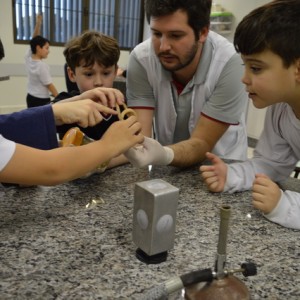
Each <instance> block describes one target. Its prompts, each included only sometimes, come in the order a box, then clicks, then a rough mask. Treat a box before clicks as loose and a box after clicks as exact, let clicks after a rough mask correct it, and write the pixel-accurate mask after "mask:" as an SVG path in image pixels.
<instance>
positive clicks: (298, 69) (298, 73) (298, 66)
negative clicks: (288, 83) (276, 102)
mask: <svg viewBox="0 0 300 300" xmlns="http://www.w3.org/2000/svg"><path fill="white" fill-rule="evenodd" d="M295 65H296V76H297V79H298V80H299V81H300V58H298V59H297V60H296V63H295Z"/></svg>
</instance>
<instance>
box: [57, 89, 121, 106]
mask: <svg viewBox="0 0 300 300" xmlns="http://www.w3.org/2000/svg"><path fill="white" fill-rule="evenodd" d="M84 99H91V100H93V101H95V102H97V103H101V104H102V105H104V106H107V107H110V108H114V107H116V103H118V104H119V105H122V104H123V103H124V101H125V100H124V95H123V94H122V93H121V92H120V91H119V90H117V89H113V88H105V87H98V88H95V89H92V90H88V91H86V92H83V93H82V94H80V95H77V96H74V97H72V98H68V99H65V100H62V101H60V103H64V102H72V101H77V100H84Z"/></svg>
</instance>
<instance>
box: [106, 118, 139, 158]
mask: <svg viewBox="0 0 300 300" xmlns="http://www.w3.org/2000/svg"><path fill="white" fill-rule="evenodd" d="M141 130H142V125H141V123H140V122H138V121H137V118H136V117H135V116H131V117H129V118H128V119H126V120H122V121H117V122H114V123H113V124H111V125H110V126H109V128H108V129H107V131H106V132H105V134H104V135H103V137H102V138H101V140H106V145H107V147H111V153H114V156H115V157H116V156H118V155H120V154H122V153H123V152H125V151H126V150H128V149H129V148H131V147H133V146H135V145H136V144H140V143H143V141H144V136H143V135H142V134H141V133H140V132H141Z"/></svg>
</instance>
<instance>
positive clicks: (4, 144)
mask: <svg viewBox="0 0 300 300" xmlns="http://www.w3.org/2000/svg"><path fill="white" fill-rule="evenodd" d="M15 149H16V143H15V142H12V141H10V140H7V139H5V138H4V137H3V136H2V135H0V172H1V171H2V170H3V169H4V167H5V166H6V165H7V164H8V162H9V161H10V160H11V158H12V156H13V154H14V152H15Z"/></svg>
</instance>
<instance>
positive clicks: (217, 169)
mask: <svg viewBox="0 0 300 300" xmlns="http://www.w3.org/2000/svg"><path fill="white" fill-rule="evenodd" d="M206 157H207V158H208V159H209V160H210V161H211V162H212V164H213V165H211V166H200V168H199V170H200V172H201V175H202V178H203V179H204V182H205V183H206V185H207V187H208V189H209V190H210V191H211V192H222V191H223V190H224V186H225V183H226V177H227V165H226V164H225V163H224V162H223V161H222V159H220V158H219V157H218V156H217V155H215V154H212V153H210V152H207V153H206Z"/></svg>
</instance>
